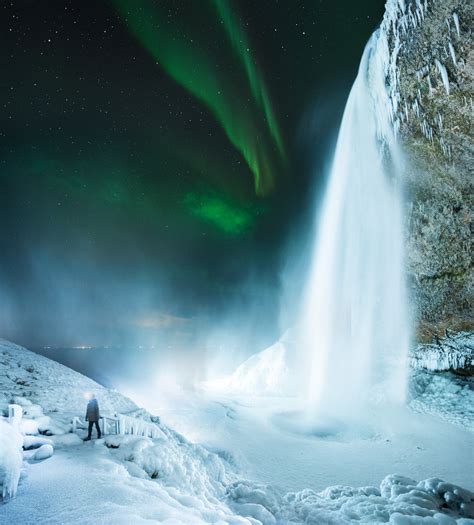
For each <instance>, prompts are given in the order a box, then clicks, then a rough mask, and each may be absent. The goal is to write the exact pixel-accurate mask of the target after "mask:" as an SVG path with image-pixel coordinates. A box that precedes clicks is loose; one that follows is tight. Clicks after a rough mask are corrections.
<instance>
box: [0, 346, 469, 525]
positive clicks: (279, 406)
mask: <svg viewBox="0 0 474 525" xmlns="http://www.w3.org/2000/svg"><path fill="white" fill-rule="evenodd" d="M152 389H154V385H151V388H150V390H152ZM85 391H92V392H94V393H95V394H96V396H97V398H98V399H99V402H100V404H101V408H102V411H103V412H109V413H110V414H112V413H115V412H119V413H127V414H130V415H132V416H134V417H139V418H144V419H146V420H147V421H151V418H150V414H149V413H147V412H146V411H145V410H140V409H138V407H137V406H136V405H135V403H133V402H132V401H130V399H128V398H126V397H124V396H122V395H121V394H119V393H118V392H115V391H112V390H108V389H105V388H103V387H100V386H99V385H98V384H97V383H94V382H93V381H91V380H90V379H88V378H86V377H84V376H82V375H80V374H78V373H76V372H73V371H72V370H69V369H67V368H66V367H63V366H62V365H59V364H57V363H54V362H52V361H50V360H48V359H46V358H44V357H41V356H38V355H36V354H33V353H31V352H29V351H27V350H25V349H22V348H20V347H18V346H15V345H12V344H11V343H7V342H0V403H1V404H2V405H1V406H0V408H1V409H5V407H6V403H8V402H10V401H12V400H15V401H16V402H17V403H19V404H21V405H23V408H24V410H25V412H26V415H25V418H24V421H26V422H27V423H23V424H22V425H23V426H22V427H21V430H22V435H21V436H20V441H24V445H23V446H24V447H25V448H29V447H33V448H31V449H30V450H25V451H22V452H21V454H23V469H22V472H23V473H22V477H21V479H20V484H19V487H18V491H17V495H16V497H15V498H13V499H11V498H9V497H8V494H5V499H4V504H3V505H0V522H5V523H8V522H12V523H18V524H43V523H44V524H46V523H48V524H66V523H67V524H99V525H100V524H112V523H113V524H120V523H127V524H140V523H167V524H178V523H180V524H186V525H192V524H199V523H214V524H251V525H256V524H265V525H267V524H297V523H311V524H318V525H319V524H344V523H388V522H390V523H398V524H405V523H415V524H418V523H420V524H423V525H425V524H430V523H439V524H450V523H458V524H462V525H465V524H467V523H474V521H473V520H471V519H468V517H473V516H474V509H473V508H472V498H473V494H472V493H470V492H468V491H467V490H463V489H461V488H460V487H456V486H455V485H452V484H450V483H444V482H441V481H440V480H439V479H436V478H437V477H440V478H443V479H445V480H447V481H450V482H452V483H456V484H458V485H461V486H464V487H465V488H466V489H469V488H470V489H471V490H472V488H473V485H474V480H473V476H472V468H471V467H472V459H473V458H472V450H473V448H472V445H473V434H472V433H471V432H469V430H468V429H465V428H463V427H462V420H460V421H458V422H457V423H458V424H457V425H452V424H451V423H447V422H445V421H443V420H441V419H439V418H438V417H435V416H434V415H431V414H427V413H425V414H421V413H414V412H413V411H410V410H409V409H406V410H405V411H404V412H403V413H398V414H394V413H391V414H385V415H384V414H381V413H378V414H375V413H374V414H371V415H370V417H369V418H368V421H367V422H366V423H367V424H364V425H362V426H360V427H359V428H355V429H354V428H352V429H351V430H349V429H344V428H342V427H340V426H338V427H336V429H335V430H334V432H333V433H332V434H331V432H329V433H328V434H327V435H325V436H323V435H322V434H319V435H304V434H301V433H299V432H297V431H295V426H294V424H293V419H292V414H291V400H289V399H285V398H269V397H267V398H261V399H259V400H256V399H255V398H253V399H250V398H247V399H245V398H244V397H242V396H241V397H235V396H234V397H226V396H223V395H222V394H219V395H217V394H216V393H210V392H203V391H199V392H192V393H190V392H181V393H180V394H175V395H174V396H172V397H170V396H166V398H165V397H163V398H162V399H159V398H155V399H150V397H149V396H147V399H146V401H147V402H148V403H149V407H150V408H157V409H158V410H156V413H157V414H158V415H160V416H161V418H162V423H160V425H159V428H160V430H161V437H160V438H159V439H149V438H142V437H136V436H106V438H105V439H101V440H93V441H92V442H88V443H83V442H82V440H81V439H80V437H83V436H84V431H78V434H77V435H76V434H74V433H71V432H70V430H71V428H70V420H71V418H72V417H73V416H80V417H82V416H83V412H84V409H85V400H84V398H83V394H84V392H85ZM142 392H144V391H142ZM130 394H134V393H130ZM135 401H137V402H139V401H140V396H139V395H137V398H136V399H135ZM151 405H153V406H151ZM0 421H1V420H0ZM163 422H165V423H166V425H165V424H163ZM0 424H1V425H2V427H0V446H1V449H0V483H3V484H4V486H6V481H8V483H10V485H11V484H12V476H11V475H10V478H9V479H7V480H6V477H8V474H9V473H10V474H12V473H13V474H14V472H15V469H17V464H16V463H15V461H9V459H10V458H11V457H12V456H11V455H9V454H6V455H5V454H4V453H3V452H4V451H5V450H6V443H7V442H8V447H9V448H10V449H11V450H16V451H18V452H20V449H19V447H20V445H21V443H20V444H19V443H18V433H15V432H10V433H7V432H5V431H3V430H2V429H4V428H7V427H9V426H10V425H9V424H8V423H6V422H4V421H1V422H0ZM170 427H174V428H176V429H177V430H178V431H180V432H182V434H184V435H185V436H186V438H184V437H182V436H181V435H180V434H178V433H176V432H175V431H173V430H171V428H170ZM39 432H41V434H40V433H39ZM25 433H26V434H29V435H26V436H25V435H24V434H25ZM10 434H12V436H10ZM42 434H43V435H42ZM40 445H42V447H46V449H44V448H43V451H44V454H38V451H40V450H41V448H34V447H39V446H40ZM48 447H49V448H48ZM51 450H54V454H53V455H52V457H49V458H48V456H49V454H48V452H49V451H51ZM38 456H39V457H38ZM40 457H46V458H48V459H44V460H41V459H40ZM390 472H398V473H399V475H390V476H387V474H389V473H390ZM400 474H403V475H405V476H409V477H410V478H413V479H423V480H425V481H422V482H419V483H417V482H416V481H413V479H409V478H405V477H403V476H402V475H400ZM13 478H14V475H13ZM250 480H251V481H250ZM13 481H14V480H13ZM330 485H333V486H332V487H329V488H325V487H328V486H330ZM334 485H336V486H334ZM357 487H359V488H357ZM7 492H8V491H7Z"/></svg>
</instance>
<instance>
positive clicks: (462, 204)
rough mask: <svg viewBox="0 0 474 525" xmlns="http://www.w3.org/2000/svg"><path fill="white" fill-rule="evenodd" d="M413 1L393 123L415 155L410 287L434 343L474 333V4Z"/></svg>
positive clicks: (402, 19) (404, 30)
mask: <svg viewBox="0 0 474 525" xmlns="http://www.w3.org/2000/svg"><path fill="white" fill-rule="evenodd" d="M400 4H401V3H399V4H398V5H399V6H400ZM405 4H406V8H405V10H404V11H402V8H401V7H398V8H397V17H396V20H397V24H398V25H397V24H395V26H394V27H395V29H393V30H392V34H391V37H392V38H391V40H389V45H390V46H391V51H392V53H393V50H394V48H395V47H396V43H397V37H398V38H399V39H400V40H399V44H400V48H399V52H398V53H395V54H394V55H393V56H394V59H393V62H394V63H393V64H392V65H393V66H394V70H396V73H397V74H396V75H394V76H393V77H391V78H390V89H391V90H392V92H393V98H394V99H395V100H396V105H395V109H396V111H395V117H394V121H395V124H396V127H397V128H398V129H399V134H400V138H401V142H402V144H403V147H404V151H405V152H406V154H407V157H408V162H407V169H406V173H405V175H406V182H407V190H408V197H409V199H408V200H409V206H408V208H407V227H408V239H407V241H408V242H407V258H408V260H407V262H408V267H409V272H410V286H411V292H412V296H413V298H414V302H415V304H416V307H417V312H416V314H417V318H418V321H419V330H418V338H419V340H421V341H424V342H428V341H429V340H431V338H432V336H433V335H434V334H436V335H438V336H440V335H442V334H443V333H444V331H445V329H446V328H450V329H453V330H456V331H459V330H471V329H473V327H474V321H473V318H472V315H471V311H470V304H472V299H473V294H472V291H473V283H474V277H473V271H472V255H471V254H472V253H473V236H472V234H471V231H472V226H473V221H472V210H473V195H474V192H473V180H474V141H473V133H472V130H473V129H474V126H473V117H472V115H473V113H472V109H473V106H472V105H473V92H474V49H473V47H472V44H471V37H472V29H471V28H472V27H473V11H474V7H473V5H474V4H472V2H468V1H466V0H443V2H433V1H428V2H427V3H425V4H424V3H423V2H422V3H419V2H416V0H409V1H407V2H405ZM421 4H424V5H426V6H427V7H426V9H425V7H424V5H423V6H422V5H421ZM394 5H395V3H394ZM404 24H405V25H404ZM397 27H398V30H397V29H396V28H397Z"/></svg>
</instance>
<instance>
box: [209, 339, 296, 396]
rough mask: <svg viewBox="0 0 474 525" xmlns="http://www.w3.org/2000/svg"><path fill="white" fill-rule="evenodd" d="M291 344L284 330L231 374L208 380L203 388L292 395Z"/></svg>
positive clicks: (266, 394) (257, 393) (243, 392)
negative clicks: (272, 341)
mask: <svg viewBox="0 0 474 525" xmlns="http://www.w3.org/2000/svg"><path fill="white" fill-rule="evenodd" d="M292 345H293V342H292V340H291V338H290V335H289V331H287V332H286V333H285V334H284V335H283V336H282V337H281V338H280V339H279V340H278V341H277V342H276V343H274V344H273V345H272V346H269V347H268V348H266V349H265V350H262V351H261V352H258V353H257V354H253V355H252V356H250V357H249V358H248V359H247V360H246V361H244V362H243V363H242V364H241V365H239V367H238V368H237V369H236V370H235V372H234V373H233V374H232V375H230V376H228V377H224V378H220V379H218V380H215V381H208V382H206V383H205V384H204V385H203V386H204V387H205V388H210V389H215V390H225V391H227V392H234V393H239V394H249V395H258V396H281V395H283V396H284V395H291V393H292V392H293V390H294V388H293V387H294V385H292V382H291V377H292V374H291V370H290V365H289V356H290V355H291V347H292Z"/></svg>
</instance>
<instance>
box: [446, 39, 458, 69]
mask: <svg viewBox="0 0 474 525" xmlns="http://www.w3.org/2000/svg"><path fill="white" fill-rule="evenodd" d="M448 46H449V52H450V53H451V58H452V59H453V64H454V65H455V67H458V61H457V60H456V52H455V51H454V46H453V44H451V42H449V44H448Z"/></svg>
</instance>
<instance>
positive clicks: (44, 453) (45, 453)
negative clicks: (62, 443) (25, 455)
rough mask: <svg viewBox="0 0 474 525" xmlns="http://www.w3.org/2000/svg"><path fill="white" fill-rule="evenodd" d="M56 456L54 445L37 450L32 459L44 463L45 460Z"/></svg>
mask: <svg viewBox="0 0 474 525" xmlns="http://www.w3.org/2000/svg"><path fill="white" fill-rule="evenodd" d="M53 454H54V448H53V447H52V445H41V447H40V448H38V449H37V450H36V452H35V453H34V454H33V456H32V457H31V459H34V460H35V461H42V460H44V459H48V458H50V457H51V456H52V455H53Z"/></svg>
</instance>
